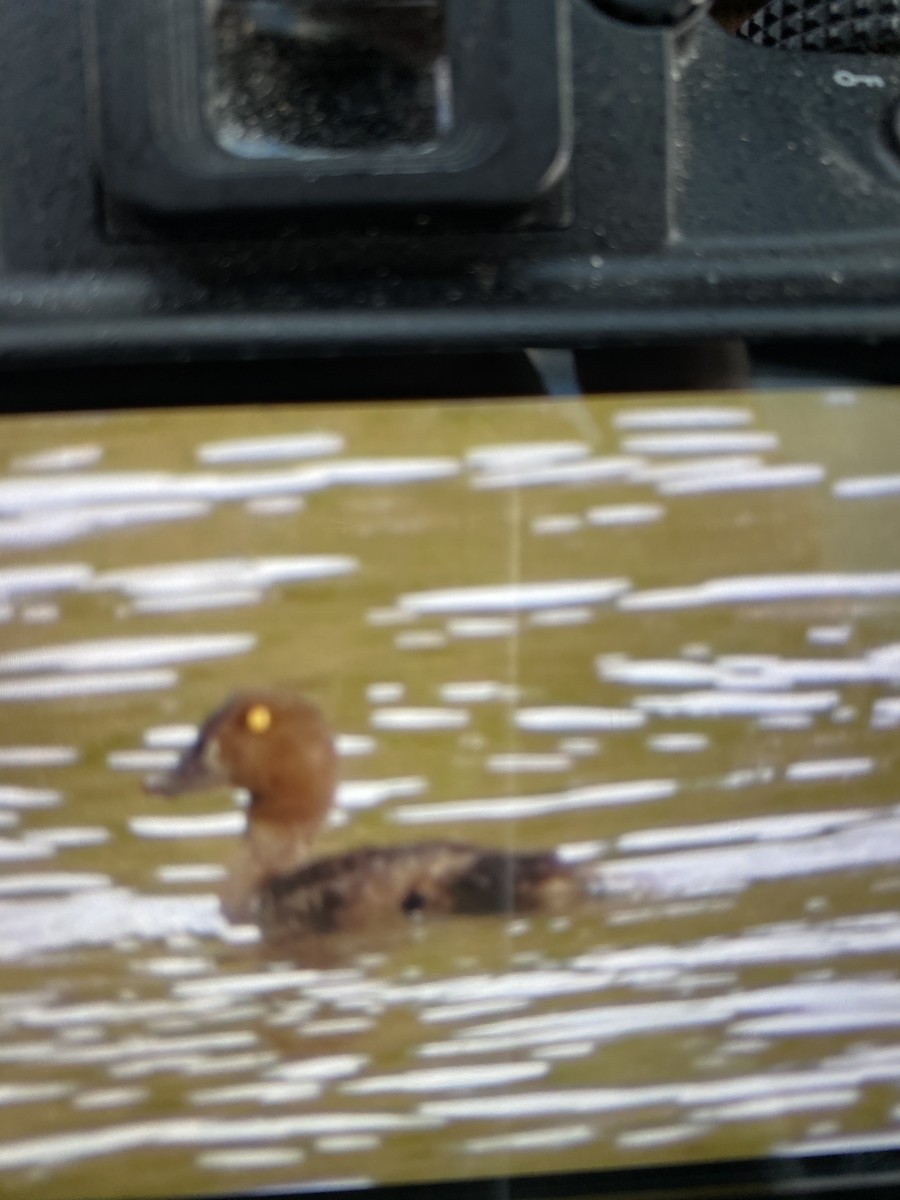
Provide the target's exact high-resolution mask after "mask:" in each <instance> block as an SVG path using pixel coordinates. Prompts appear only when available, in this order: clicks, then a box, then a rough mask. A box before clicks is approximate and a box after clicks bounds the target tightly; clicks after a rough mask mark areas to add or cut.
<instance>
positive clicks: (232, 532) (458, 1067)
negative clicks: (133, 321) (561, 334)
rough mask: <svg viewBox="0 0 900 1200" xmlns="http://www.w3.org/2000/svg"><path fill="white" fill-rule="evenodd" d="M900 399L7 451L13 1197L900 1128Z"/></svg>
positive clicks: (204, 415) (230, 422)
mask: <svg viewBox="0 0 900 1200" xmlns="http://www.w3.org/2000/svg"><path fill="white" fill-rule="evenodd" d="M896 411H897V397H896V395H893V396H892V395H890V394H887V393H883V394H878V393H855V392H852V391H839V390H832V391H829V392H824V393H821V392H820V393H809V394H804V395H795V396H791V397H785V396H777V395H752V396H737V397H735V398H732V399H721V398H719V397H714V398H713V399H711V400H703V401H698V400H695V399H686V398H683V397H682V398H680V399H679V398H677V397H676V398H672V399H666V400H662V399H656V398H643V399H631V400H628V401H625V400H621V401H619V400H571V401H569V400H565V401H560V400H552V401H548V400H541V401H529V402H519V401H505V402H503V403H494V404H485V403H476V404H468V403H467V404H462V403H461V404H432V403H428V404H418V405H402V404H397V405H384V404H378V405H376V404H370V405H330V406H327V407H326V406H319V407H317V406H305V407H272V408H262V407H251V406H247V407H243V408H234V409H227V410H221V409H219V410H212V409H210V410H199V409H198V410H179V411H170V412H164V411H157V412H152V413H150V412H148V413H130V414H79V415H68V416H56V417H46V416H42V417H29V416H22V417H15V418H6V419H4V421H3V422H2V423H0V455H2V472H3V474H2V478H0V721H2V727H0V862H2V878H0V980H2V984H0V1024H2V1029H3V1039H2V1046H0V1061H2V1064H3V1066H2V1085H0V1104H2V1126H0V1192H2V1193H4V1194H9V1195H16V1196H24V1197H27V1196H35V1197H37V1196H40V1197H41V1198H42V1200H75V1198H87V1197H92V1198H98V1197H119V1198H127V1197H153V1196H167V1197H176V1196H199V1195H213V1194H217V1193H231V1194H233V1193H235V1192H245V1191H250V1190H253V1189H273V1188H298V1189H309V1190H316V1189H318V1188H325V1187H326V1186H328V1187H335V1186H338V1187H345V1188H352V1187H355V1186H363V1185H378V1184H390V1183H400V1182H422V1181H436V1180H448V1179H449V1180H452V1179H470V1180H471V1179H479V1178H481V1179H484V1178H495V1177H509V1176H525V1175H531V1174H534V1173H541V1174H552V1173H557V1172H582V1171H603V1170H611V1169H619V1168H633V1167H642V1166H648V1165H660V1164H694V1163H700V1162H716V1161H722V1160H728V1159H754V1158H766V1157H772V1156H777V1157H779V1158H781V1159H787V1158H789V1157H791V1156H801V1157H803V1156H809V1155H815V1154H823V1153H828V1152H832V1151H835V1150H851V1151H855V1150H860V1151H862V1150H867V1149H873V1148H874V1149H887V1148H896V1146H897V1144H898V1142H900V1131H898V1123H897V1119H898V1113H900V1042H898V1037H897V1033H898V1027H900V1015H898V1014H900V977H898V968H897V949H898V946H900V917H898V913H897V900H898V889H900V876H898V870H897V868H898V863H900V791H898V787H897V782H898V780H897V770H898V767H897V753H896V748H897V731H898V727H900V520H898V515H900V508H898V506H900V444H898V441H897V438H896V436H895V430H896Z"/></svg>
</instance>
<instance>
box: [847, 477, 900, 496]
mask: <svg viewBox="0 0 900 1200" xmlns="http://www.w3.org/2000/svg"><path fill="white" fill-rule="evenodd" d="M833 491H834V494H835V496H839V497H840V498H841V499H842V500H868V499H871V498H873V497H876V498H877V497H880V496H896V495H898V494H900V475H860V476H856V477H851V478H848V479H839V480H838V481H837V483H836V484H835V485H834V488H833Z"/></svg>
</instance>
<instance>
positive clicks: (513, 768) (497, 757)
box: [486, 754, 572, 775]
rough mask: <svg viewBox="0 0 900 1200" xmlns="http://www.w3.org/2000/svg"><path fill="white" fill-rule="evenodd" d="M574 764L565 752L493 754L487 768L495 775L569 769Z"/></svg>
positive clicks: (540, 772)
mask: <svg viewBox="0 0 900 1200" xmlns="http://www.w3.org/2000/svg"><path fill="white" fill-rule="evenodd" d="M571 765H572V760H571V758H569V757H568V755H565V754H491V755H489V757H488V760H487V764H486V766H487V769H488V771H490V772H491V774H493V775H531V774H542V773H555V772H557V771H567V770H568V769H569V767H571Z"/></svg>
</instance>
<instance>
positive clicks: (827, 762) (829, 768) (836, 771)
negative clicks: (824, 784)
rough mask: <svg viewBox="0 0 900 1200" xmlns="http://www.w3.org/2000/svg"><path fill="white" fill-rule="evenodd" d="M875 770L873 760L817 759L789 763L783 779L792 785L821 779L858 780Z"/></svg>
mask: <svg viewBox="0 0 900 1200" xmlns="http://www.w3.org/2000/svg"><path fill="white" fill-rule="evenodd" d="M874 770H875V760H874V759H873V758H862V757H860V758H819V759H811V760H809V761H804V762H792V763H789V764H788V766H787V768H786V770H785V772H784V777H785V779H789V780H790V781H791V782H793V783H799V782H804V783H807V782H818V781H819V780H822V779H858V778H860V776H862V775H871V773H872V772H873V771H874Z"/></svg>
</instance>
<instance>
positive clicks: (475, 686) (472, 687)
mask: <svg viewBox="0 0 900 1200" xmlns="http://www.w3.org/2000/svg"><path fill="white" fill-rule="evenodd" d="M438 690H439V694H440V697H441V699H442V700H445V701H446V702H447V703H448V704H489V703H491V702H492V701H498V702H500V703H502V704H510V703H513V702H514V701H515V700H516V699H517V698H518V695H519V691H518V688H516V687H514V686H513V685H512V684H509V683H499V682H497V681H496V680H493V679H473V680H461V681H459V682H456V683H444V684H441V686H440V688H439V689H438Z"/></svg>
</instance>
